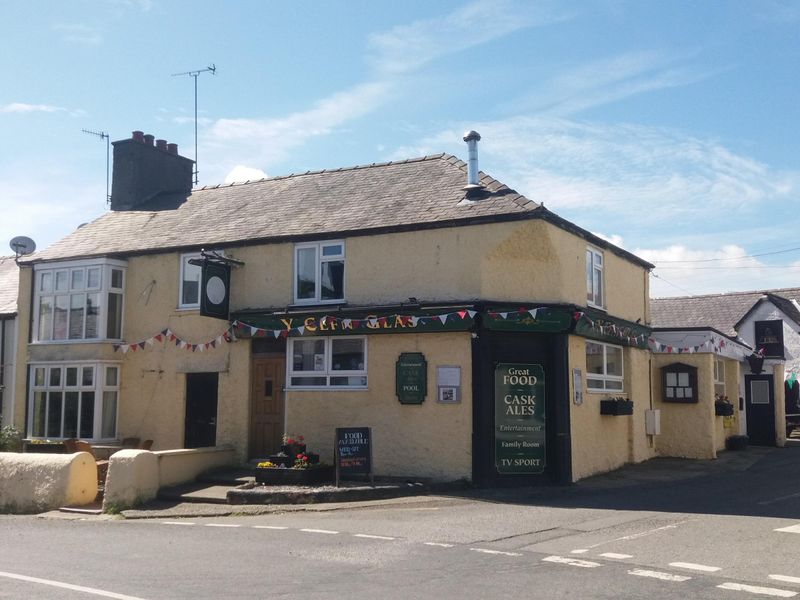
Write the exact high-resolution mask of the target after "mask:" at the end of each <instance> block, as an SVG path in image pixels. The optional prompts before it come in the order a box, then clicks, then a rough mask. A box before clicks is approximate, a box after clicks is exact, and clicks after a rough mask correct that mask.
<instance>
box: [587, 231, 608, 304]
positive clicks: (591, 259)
mask: <svg viewBox="0 0 800 600" xmlns="http://www.w3.org/2000/svg"><path fill="white" fill-rule="evenodd" d="M598 259H599V260H598ZM605 262H606V261H605V256H604V254H603V251H602V250H600V249H599V248H595V247H594V246H586V276H587V277H586V304H587V306H592V307H594V308H605V305H606V293H605V292H606V282H605ZM595 273H598V274H599V280H600V290H599V293H598V290H597V289H595ZM598 295H599V296H600V298H599V300H600V301H599V302H598V301H597V300H598V298H597V297H598Z"/></svg>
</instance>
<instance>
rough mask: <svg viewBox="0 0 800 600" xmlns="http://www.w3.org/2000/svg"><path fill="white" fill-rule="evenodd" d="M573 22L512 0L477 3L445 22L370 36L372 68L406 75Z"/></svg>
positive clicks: (557, 11) (553, 10)
mask: <svg viewBox="0 0 800 600" xmlns="http://www.w3.org/2000/svg"><path fill="white" fill-rule="evenodd" d="M569 16H570V15H569V14H568V13H567V12H566V11H565V10H562V9H561V8H560V7H556V5H554V4H550V3H549V2H539V3H536V5H533V4H530V3H524V2H512V1H510V0H495V1H489V0H478V1H476V2H472V3H470V4H467V5H466V6H463V7H461V8H459V9H458V10H456V11H454V12H452V13H450V14H449V15H446V16H444V17H440V18H433V19H425V20H419V21H415V22H413V23H411V24H409V25H399V26H397V27H393V28H392V29H390V30H389V31H386V32H382V33H375V34H372V35H370V36H369V47H370V49H371V51H372V56H371V62H372V63H373V65H374V66H375V68H376V69H377V70H378V71H380V72H383V73H390V74H399V73H405V72H408V71H413V70H415V69H419V68H420V67H422V66H423V65H425V64H426V63H428V62H430V61H433V60H435V59H437V58H439V57H441V56H445V55H448V54H456V53H458V52H461V51H463V50H466V49H467V48H471V47H473V46H476V45H479V44H483V43H485V42H489V41H491V40H494V39H497V38H499V37H503V36H505V35H508V34H510V33H513V32H515V31H518V30H520V29H525V28H528V27H531V26H534V25H544V24H548V23H554V22H557V21H561V20H565V19H567V18H569Z"/></svg>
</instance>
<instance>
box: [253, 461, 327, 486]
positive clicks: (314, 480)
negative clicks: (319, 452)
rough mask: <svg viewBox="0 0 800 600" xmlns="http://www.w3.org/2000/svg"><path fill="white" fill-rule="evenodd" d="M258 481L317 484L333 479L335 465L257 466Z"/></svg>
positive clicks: (283, 483)
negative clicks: (266, 467)
mask: <svg viewBox="0 0 800 600" xmlns="http://www.w3.org/2000/svg"><path fill="white" fill-rule="evenodd" d="M255 473H256V482H257V483H264V484H267V485H316V484H320V483H328V482H332V481H333V476H334V473H333V467H332V466H329V465H328V466H323V467H312V468H310V469H281V468H277V469H262V468H256V472H255Z"/></svg>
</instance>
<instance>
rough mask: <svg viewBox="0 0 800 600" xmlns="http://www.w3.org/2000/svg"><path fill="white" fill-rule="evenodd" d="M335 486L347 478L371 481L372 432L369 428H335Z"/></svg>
mask: <svg viewBox="0 0 800 600" xmlns="http://www.w3.org/2000/svg"><path fill="white" fill-rule="evenodd" d="M334 451H335V453H336V457H335V461H334V462H335V463H336V485H337V486H338V485H339V480H340V479H343V478H345V477H348V476H364V477H366V476H367V475H369V476H370V479H372V431H371V429H370V428H369V427H337V428H336V443H335V447H334Z"/></svg>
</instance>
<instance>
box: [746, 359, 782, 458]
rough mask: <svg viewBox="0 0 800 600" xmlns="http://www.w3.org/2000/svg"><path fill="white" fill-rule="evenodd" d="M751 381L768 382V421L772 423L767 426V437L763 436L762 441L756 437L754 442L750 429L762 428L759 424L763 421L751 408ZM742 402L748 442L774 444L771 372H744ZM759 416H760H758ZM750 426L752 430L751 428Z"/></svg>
mask: <svg viewBox="0 0 800 600" xmlns="http://www.w3.org/2000/svg"><path fill="white" fill-rule="evenodd" d="M753 381H767V382H768V383H769V411H768V412H769V422H770V423H771V424H772V425H771V428H769V430H770V433H769V435H768V436H767V437H765V438H764V442H762V440H761V439H759V438H756V440H757V441H756V442H753V436H752V433H751V432H752V431H756V428H758V429H762V427H761V425H762V423H763V415H756V414H755V413H754V409H752V408H751V401H752V393H751V391H750V386H751V383H752V382H753ZM744 402H745V415H746V417H747V435H748V437H749V438H750V443H751V444H753V445H754V446H762V445H766V446H774V445H775V444H776V443H777V431H776V426H777V419H776V418H775V378H774V377H773V375H772V373H762V374H760V375H753V374H749V373H748V374H745V376H744ZM758 416H761V417H762V418H758ZM751 427H752V430H751Z"/></svg>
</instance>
